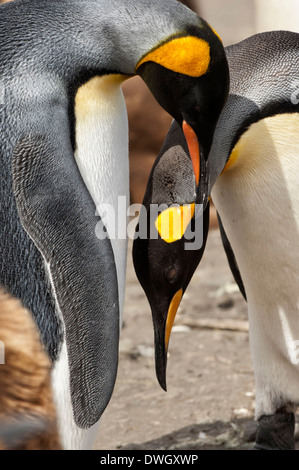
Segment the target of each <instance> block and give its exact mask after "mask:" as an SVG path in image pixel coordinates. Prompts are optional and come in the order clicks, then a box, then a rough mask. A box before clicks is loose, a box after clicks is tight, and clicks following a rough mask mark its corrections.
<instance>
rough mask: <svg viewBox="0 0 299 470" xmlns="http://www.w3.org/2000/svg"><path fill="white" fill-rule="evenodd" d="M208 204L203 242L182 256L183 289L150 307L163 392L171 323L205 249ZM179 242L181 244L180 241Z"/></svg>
mask: <svg viewBox="0 0 299 470" xmlns="http://www.w3.org/2000/svg"><path fill="white" fill-rule="evenodd" d="M209 215H210V204H209V201H208V202H207V206H206V209H205V210H204V212H203V240H202V246H201V248H200V249H197V250H194V251H192V250H191V251H186V252H185V253H184V256H183V258H182V259H183V263H184V271H185V273H186V275H185V278H184V282H183V287H182V288H181V289H177V290H176V292H175V293H174V294H172V296H171V297H170V301H168V302H167V303H166V305H165V304H164V302H163V301H162V302H160V303H159V304H156V305H155V306H153V304H152V305H151V306H152V317H153V324H154V334H155V360H156V375H157V379H158V382H159V384H160V385H161V387H162V388H163V390H165V391H167V386H166V368H167V352H168V347H169V340H170V334H171V329H172V326H173V322H174V319H175V316H176V313H177V311H178V308H179V305H180V302H181V300H182V297H183V294H184V292H185V291H186V289H187V286H188V284H189V282H190V280H191V278H192V276H193V274H194V271H195V269H196V268H197V266H198V264H199V263H200V261H201V258H202V256H203V254H204V250H205V247H206V242H207V238H208V232H209V220H210V217H209ZM180 242H183V240H181V241H180ZM180 242H179V243H180ZM180 246H181V250H183V249H184V248H183V246H184V244H181V245H180Z"/></svg>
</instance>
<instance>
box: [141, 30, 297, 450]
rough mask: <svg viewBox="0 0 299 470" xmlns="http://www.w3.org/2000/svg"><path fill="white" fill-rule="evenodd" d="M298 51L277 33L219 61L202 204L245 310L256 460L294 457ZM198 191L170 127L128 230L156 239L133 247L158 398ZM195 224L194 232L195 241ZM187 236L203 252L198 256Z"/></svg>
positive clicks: (289, 36) (176, 129)
mask: <svg viewBox="0 0 299 470" xmlns="http://www.w3.org/2000/svg"><path fill="white" fill-rule="evenodd" d="M298 39H299V35H298V34H296V33H291V32H285V31H275V32H269V33H263V34H259V35H255V36H253V37H251V38H248V39H247V40H245V41H242V42H241V43H239V44H236V45H234V46H230V47H227V48H226V49H225V51H226V55H227V58H228V63H229V70H230V94H229V97H228V100H227V103H226V105H225V107H224V109H223V112H222V114H221V116H220V118H219V121H218V124H217V127H216V131H215V133H214V139H213V143H212V146H211V149H210V152H209V155H208V159H207V168H208V177H207V179H208V181H209V184H208V185H207V186H208V187H209V193H208V195H207V197H209V196H210V195H211V196H212V198H213V202H214V204H215V206H216V209H217V211H218V214H219V218H220V228H221V235H222V238H223V244H224V247H225V250H226V253H227V257H228V260H229V264H230V267H231V269H232V272H233V275H234V277H235V279H236V282H237V284H238V285H239V287H240V290H241V292H242V293H243V296H244V297H245V298H246V299H247V302H248V313H249V326H250V346H251V353H252V361H253V368H254V374H255V383H256V418H257V419H258V421H259V428H258V433H257V437H256V445H255V447H256V448H257V449H289V448H294V415H293V413H294V410H295V409H296V406H297V405H298V404H299V359H298V344H299V342H298V341H299V322H298V316H299V310H298V309H299V296H298V288H297V286H298V266H299V237H298V227H299V190H298V177H297V175H298V172H299V158H298V155H299V137H298V126H299V100H298V73H299V65H298V63H299V62H298V58H299V41H298ZM172 162H176V166H175V168H173V167H172ZM201 177H202V175H200V178H201ZM197 188H198V185H197V182H196V178H195V175H194V172H193V171H192V158H190V154H189V149H188V145H187V143H186V140H185V137H184V134H183V132H182V130H181V128H180V126H179V125H178V124H177V123H175V122H173V124H172V126H171V129H170V131H169V133H168V136H167V137H166V140H165V142H164V145H163V147H162V149H161V152H160V154H159V156H158V158H157V160H156V162H155V164H154V167H153V169H152V173H151V175H150V178H149V182H148V186H147V190H146V194H145V198H144V203H143V204H144V208H143V211H142V212H141V214H140V222H139V226H138V229H137V231H138V232H140V231H141V229H142V224H143V223H144V221H145V222H147V223H148V224H149V229H148V231H149V235H152V234H154V235H156V236H155V237H152V238H150V236H148V237H147V238H146V237H144V238H143V239H142V238H141V237H139V238H136V239H135V241H134V247H133V259H134V265H135V270H136V273H137V276H138V278H139V280H140V282H141V285H142V287H143V288H144V290H145V292H146V295H147V297H148V300H149V303H150V306H151V309H152V316H153V324H154V331H155V349H156V372H157V377H158V380H159V382H160V384H161V386H162V387H163V388H164V389H166V379H165V376H166V358H167V349H168V344H169V337H170V332H171V327H172V323H173V320H174V316H175V314H176V311H177V308H178V305H179V303H180V301H181V299H182V296H183V294H184V292H185V290H186V288H187V285H188V283H189V281H190V279H191V277H192V275H193V273H194V270H195V269H196V267H197V265H198V263H199V262H200V260H201V258H202V255H203V252H204V248H205V242H206V238H207V234H208V222H209V215H208V211H209V207H208V204H207V205H205V204H203V207H202V208H201V209H202V210H203V214H201V213H200V212H196V204H197V203H198V204H202V202H203V201H202V199H201V198H200V196H199V194H200V192H199V191H198V189H197ZM163 203H165V204H166V207H164V208H163V206H161V207H162V209H161V210H160V211H159V215H158V217H156V218H155V217H152V218H150V216H149V214H150V212H151V206H152V205H153V204H158V205H162V204H163ZM170 204H175V205H176V207H175V208H169V205H170ZM170 215H171V217H169V216H170ZM196 220H199V221H200V220H201V222H200V223H199V225H198V227H199V229H198V231H197V232H196V230H194V228H195V227H196ZM163 225H164V228H163ZM167 229H168V232H167ZM191 229H192V230H193V233H195V238H196V234H197V237H199V241H200V243H199V245H198V246H197V247H196V245H194V247H195V249H192V247H190V243H189V242H190V233H192V230H191ZM169 233H170V235H169ZM136 236H137V237H138V233H137V234H136ZM193 241H194V240H193ZM188 245H189V246H188ZM190 248H191V250H192V251H190Z"/></svg>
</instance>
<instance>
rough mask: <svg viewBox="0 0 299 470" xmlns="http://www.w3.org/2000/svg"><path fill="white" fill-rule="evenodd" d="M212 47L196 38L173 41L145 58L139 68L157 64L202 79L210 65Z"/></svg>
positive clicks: (138, 65) (190, 37) (189, 37)
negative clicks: (150, 63) (149, 63)
mask: <svg viewBox="0 0 299 470" xmlns="http://www.w3.org/2000/svg"><path fill="white" fill-rule="evenodd" d="M210 60H211V56H210V46H209V44H208V43H207V41H205V40H204V39H201V38H197V37H195V36H188V37H183V38H176V39H172V40H171V41H169V42H167V43H165V44H163V45H162V46H160V47H158V48H157V49H155V50H153V51H152V52H150V53H149V54H147V55H146V56H145V57H143V58H142V59H141V60H140V62H139V63H138V64H137V67H136V69H137V68H138V67H140V65H142V64H144V63H145V62H155V63H156V64H159V65H162V66H163V67H165V68H167V69H169V70H172V71H173V72H177V73H181V74H183V75H188V76H189V77H200V76H201V75H204V74H205V73H206V72H207V70H208V68H209V65H210Z"/></svg>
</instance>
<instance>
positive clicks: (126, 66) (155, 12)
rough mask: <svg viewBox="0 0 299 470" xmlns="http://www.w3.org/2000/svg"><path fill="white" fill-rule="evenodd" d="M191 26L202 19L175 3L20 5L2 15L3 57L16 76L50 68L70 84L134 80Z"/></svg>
mask: <svg viewBox="0 0 299 470" xmlns="http://www.w3.org/2000/svg"><path fill="white" fill-rule="evenodd" d="M20 18H22V29H20V24H19V20H20ZM190 22H191V24H192V23H193V24H195V23H196V22H197V17H196V15H194V13H193V12H191V11H190V10H188V9H187V8H186V7H185V6H183V5H182V4H180V3H179V2H177V1H175V0H170V1H169V2H167V4H166V5H165V4H164V3H163V2H161V1H160V0H151V2H148V0H138V1H135V0H134V1H133V0H122V2H121V4H120V2H119V1H118V0H74V1H72V2H70V1H69V0H51V1H49V0H23V1H22V2H19V1H18V0H16V1H15V2H13V3H11V4H9V5H8V6H5V7H4V8H3V9H2V10H1V12H0V43H2V44H3V42H2V40H3V41H4V43H5V42H6V45H5V48H4V50H3V48H1V49H2V50H3V52H2V51H1V55H3V54H4V62H6V64H7V60H8V61H9V59H13V60H11V61H10V62H13V68H14V70H16V68H17V67H23V69H22V70H24V67H26V68H28V67H30V69H32V68H33V69H38V70H41V69H42V68H43V67H46V69H47V72H54V73H59V74H61V75H64V76H65V78H70V77H72V78H73V77H76V76H77V75H80V74H82V72H84V73H87V71H88V72H89V73H90V74H91V75H90V76H92V75H98V74H99V73H101V72H102V71H104V72H118V73H122V74H127V75H131V74H134V73H135V67H136V65H137V63H138V61H139V60H140V58H141V57H142V56H143V55H144V54H145V53H147V52H148V51H149V50H151V49H152V48H154V47H156V46H157V45H158V44H159V42H161V41H163V40H165V38H167V37H170V36H172V35H173V34H175V33H177V32H178V31H183V30H184V29H185V27H186V24H187V23H188V24H190ZM16 51H17V52H16ZM45 59H46V60H45ZM0 69H1V66H0Z"/></svg>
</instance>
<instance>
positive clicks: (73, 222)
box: [0, 0, 228, 448]
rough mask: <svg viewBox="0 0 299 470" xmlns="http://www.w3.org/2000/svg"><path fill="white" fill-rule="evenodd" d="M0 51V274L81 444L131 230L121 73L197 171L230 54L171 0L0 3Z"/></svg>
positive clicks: (98, 404)
mask: <svg viewBox="0 0 299 470" xmlns="http://www.w3.org/2000/svg"><path fill="white" fill-rule="evenodd" d="M0 56H1V61H0V86H1V90H0V91H1V93H0V97H1V102H0V159H1V209H0V219H1V221H0V231H1V236H0V250H1V266H0V282H1V284H2V285H4V287H5V288H6V289H7V290H8V291H9V292H10V293H11V294H12V295H14V296H15V297H17V298H19V299H21V300H22V302H23V304H24V305H25V306H26V307H27V308H28V309H29V310H30V311H31V312H32V313H33V316H34V318H35V321H36V323H37V325H38V328H39V331H40V333H41V338H42V341H43V344H44V346H45V348H46V350H47V352H48V354H49V356H50V357H51V359H52V362H53V372H52V380H53V387H54V393H55V399H56V405H57V409H58V418H59V424H60V432H61V434H62V440H63V443H64V446H65V447H66V448H79V447H87V446H90V436H91V434H92V433H93V432H95V430H96V427H95V426H94V425H95V424H96V423H98V421H99V418H100V416H101V414H102V413H103V411H104V409H105V408H106V406H107V403H108V401H109V399H110V396H111V393H112V390H113V387H114V382H115V377H116V370H117V361H118V339H119V324H120V320H121V311H122V303H123V297H124V284H125V265H126V232H125V234H124V235H123V236H120V237H118V238H117V237H116V236H114V233H113V228H114V227H113V223H111V221H112V222H113V216H114V215H115V216H116V217H115V219H114V220H116V218H118V217H117V216H118V214H117V209H118V197H119V196H123V197H125V198H126V199H127V202H126V204H128V193H129V181H128V129H127V116H126V109H125V103H124V99H123V95H122V92H121V88H120V87H121V83H122V81H123V80H125V79H126V78H129V77H131V76H133V75H135V74H139V75H140V76H141V77H142V78H143V79H144V80H145V82H146V83H147V84H148V86H149V88H150V90H151V91H152V93H153V94H154V96H155V97H156V98H157V100H158V102H159V103H160V104H161V105H162V106H163V107H164V108H165V110H166V111H168V112H169V113H170V114H171V115H172V116H173V117H174V118H175V119H176V120H177V122H179V123H180V125H181V126H183V128H184V129H187V131H186V132H187V133H188V136H189V140H190V146H195V151H194V153H193V155H194V159H193V165H194V174H195V175H197V176H198V174H199V168H201V170H200V171H204V172H205V166H206V158H207V155H208V153H209V147H210V145H211V142H212V134H213V131H214V128H215V125H216V122H217V119H218V117H219V115H220V112H221V109H222V107H223V105H224V102H225V100H226V98H227V92H228V66H227V61H226V57H225V53H224V49H223V46H222V43H221V41H220V40H219V38H218V37H217V35H216V34H215V33H214V32H213V30H212V29H211V28H210V27H209V25H208V24H207V23H206V22H205V21H203V20H201V19H200V18H199V17H198V16H197V15H196V14H195V13H193V12H191V10H189V9H188V8H186V7H185V6H183V5H182V4H180V3H179V2H176V1H174V0H168V1H166V2H160V0H153V1H151V2H148V1H147V0H139V1H138V2H135V1H134V0H122V1H121V2H120V1H119V0H97V1H95V0H93V1H91V0H74V1H69V0H50V1H49V0H23V1H21V0H16V1H14V2H12V3H10V4H6V5H3V6H1V8H0ZM200 123H201V124H202V127H201V126H199V124H200ZM202 181H203V184H202V185H201V194H202V198H203V199H204V198H205V197H206V194H207V188H206V186H205V185H206V180H202ZM111 227H112V228H111ZM124 228H125V229H126V221H123V222H122V225H121V227H120V229H121V230H123V229H124ZM87 430H89V431H88V432H87Z"/></svg>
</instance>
